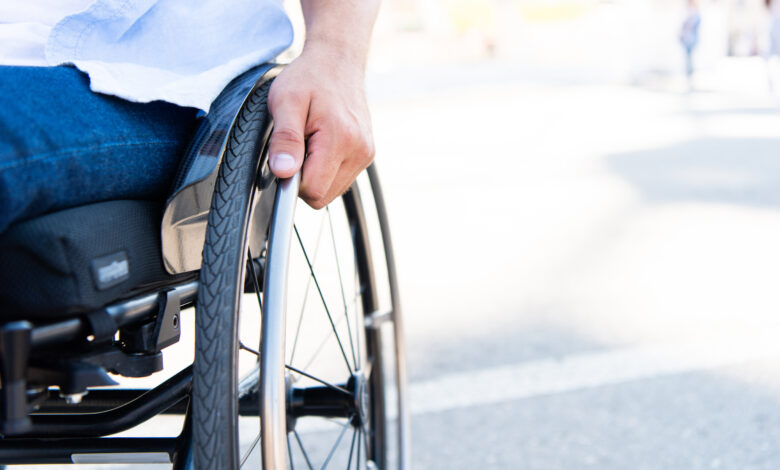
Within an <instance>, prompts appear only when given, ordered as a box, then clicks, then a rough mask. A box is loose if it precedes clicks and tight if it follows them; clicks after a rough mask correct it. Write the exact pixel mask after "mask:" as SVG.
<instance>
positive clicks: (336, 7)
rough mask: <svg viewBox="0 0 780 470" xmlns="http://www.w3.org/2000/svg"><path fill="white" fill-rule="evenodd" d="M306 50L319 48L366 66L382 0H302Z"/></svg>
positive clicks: (325, 52) (335, 56)
mask: <svg viewBox="0 0 780 470" xmlns="http://www.w3.org/2000/svg"><path fill="white" fill-rule="evenodd" d="M301 8H302V10H303V17H304V21H305V23H306V41H305V43H304V48H303V50H304V53H306V52H307V51H314V50H316V51H318V52H319V53H323V54H326V55H328V56H329V57H330V58H332V59H333V60H334V61H337V62H339V63H343V62H347V64H348V65H352V66H355V67H357V68H359V70H361V71H362V70H364V69H365V65H366V58H367V56H368V48H369V43H370V41H371V31H372V29H373V27H374V21H375V20H376V15H377V12H378V11H379V0H301Z"/></svg>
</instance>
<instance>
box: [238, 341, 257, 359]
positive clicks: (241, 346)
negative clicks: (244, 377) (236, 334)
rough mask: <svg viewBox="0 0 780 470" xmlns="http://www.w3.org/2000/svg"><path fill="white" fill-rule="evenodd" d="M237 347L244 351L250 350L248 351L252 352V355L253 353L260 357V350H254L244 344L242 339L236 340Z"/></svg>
mask: <svg viewBox="0 0 780 470" xmlns="http://www.w3.org/2000/svg"><path fill="white" fill-rule="evenodd" d="M238 347H239V348H241V349H243V350H244V351H246V352H250V353H252V354H254V355H255V356H257V357H260V352H259V351H257V350H255V349H252V348H250V347H249V346H247V345H246V344H244V342H243V341H239V342H238Z"/></svg>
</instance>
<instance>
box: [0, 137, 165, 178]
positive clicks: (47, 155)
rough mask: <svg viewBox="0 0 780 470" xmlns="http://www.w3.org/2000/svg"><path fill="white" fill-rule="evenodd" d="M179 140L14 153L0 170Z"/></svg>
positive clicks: (0, 166) (0, 165) (1, 165)
mask: <svg viewBox="0 0 780 470" xmlns="http://www.w3.org/2000/svg"><path fill="white" fill-rule="evenodd" d="M179 144H180V142H179V141H177V140H153V141H146V142H130V143H127V142H122V143H114V144H99V145H88V146H85V147H84V146H80V147H69V148H64V149H57V150H53V151H49V152H44V153H42V154H37V153H30V154H27V155H26V156H24V157H22V158H21V159H19V158H18V157H19V155H14V156H13V157H14V160H12V161H10V162H8V163H6V164H0V171H2V170H10V169H14V168H18V167H23V166H25V165H29V164H31V163H43V162H47V161H51V160H58V159H60V158H62V157H63V156H65V155H68V154H72V153H74V152H88V151H91V150H99V149H111V148H119V147H141V146H144V145H161V146H163V145H164V146H170V145H179ZM32 155H36V156H35V157H32V158H29V157H31V156H32Z"/></svg>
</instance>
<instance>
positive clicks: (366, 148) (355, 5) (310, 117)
mask: <svg viewBox="0 0 780 470" xmlns="http://www.w3.org/2000/svg"><path fill="white" fill-rule="evenodd" d="M301 3H302V6H303V13H304V17H305V19H306V30H307V39H306V44H305V46H304V49H303V53H301V55H300V56H299V57H298V58H297V59H296V60H295V61H293V62H292V63H291V64H290V65H289V66H287V68H285V69H284V70H283V71H282V73H280V74H279V76H278V77H277V78H276V80H275V81H274V83H273V85H271V91H270V94H269V96H268V107H269V110H270V111H271V115H272V116H273V119H274V130H273V133H272V134H271V142H270V144H269V154H270V166H271V171H272V172H273V173H274V174H275V175H276V176H278V177H280V178H288V177H290V176H292V175H294V174H295V173H296V172H297V171H298V169H299V168H301V164H303V179H302V180H301V188H300V197H301V198H302V199H303V200H304V201H306V202H307V203H308V204H309V205H310V206H312V207H313V208H315V209H320V208H322V207H325V206H326V205H327V204H328V203H329V202H330V201H332V200H333V199H335V198H336V197H338V196H340V195H341V194H342V193H344V191H346V190H347V189H348V188H349V186H350V185H351V184H352V182H353V181H354V180H355V178H356V177H357V175H358V174H359V173H360V172H361V171H362V170H363V169H365V168H366V167H367V166H368V165H369V164H370V163H371V161H372V160H373V158H374V142H373V137H372V133H371V117H370V115H369V112H368V105H367V104H366V96H365V86H364V79H365V76H364V75H365V72H364V70H365V60H366V54H367V51H368V42H369V39H370V35H371V28H372V27H373V22H374V18H375V17H376V6H377V5H376V2H372V1H369V0H357V1H350V0H302V2H301ZM304 156H305V157H306V158H305V161H304Z"/></svg>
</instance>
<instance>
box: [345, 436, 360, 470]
mask: <svg viewBox="0 0 780 470" xmlns="http://www.w3.org/2000/svg"><path fill="white" fill-rule="evenodd" d="M357 435H358V432H357V428H354V429H352V443H350V444H349V458H348V459H347V470H349V469H350V468H352V454H354V453H355V438H356V437H357ZM358 445H359V444H358ZM357 467H358V469H359V468H360V462H358V464H357Z"/></svg>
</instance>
